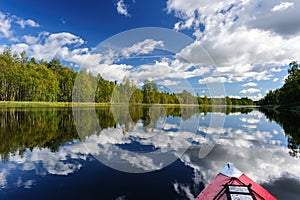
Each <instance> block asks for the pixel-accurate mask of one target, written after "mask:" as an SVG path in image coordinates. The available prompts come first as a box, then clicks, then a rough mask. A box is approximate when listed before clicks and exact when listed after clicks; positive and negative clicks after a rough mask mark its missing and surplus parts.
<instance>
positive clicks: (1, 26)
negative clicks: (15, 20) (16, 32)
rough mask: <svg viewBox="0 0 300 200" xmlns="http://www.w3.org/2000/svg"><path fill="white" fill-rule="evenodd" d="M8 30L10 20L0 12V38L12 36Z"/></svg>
mask: <svg viewBox="0 0 300 200" xmlns="http://www.w3.org/2000/svg"><path fill="white" fill-rule="evenodd" d="M10 28H11V19H9V18H8V17H7V16H6V15H5V14H4V13H2V12H0V38H1V37H4V38H9V37H10V36H11V35H12V31H11V29H10Z"/></svg>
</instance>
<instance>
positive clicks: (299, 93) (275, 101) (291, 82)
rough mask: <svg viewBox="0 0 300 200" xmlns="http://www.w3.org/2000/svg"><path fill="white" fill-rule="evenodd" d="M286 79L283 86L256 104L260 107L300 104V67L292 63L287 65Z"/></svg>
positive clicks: (270, 92)
mask: <svg viewBox="0 0 300 200" xmlns="http://www.w3.org/2000/svg"><path fill="white" fill-rule="evenodd" d="M289 66H290V69H289V70H288V77H287V78H286V80H285V83H284V85H283V86H282V87H281V88H279V89H276V90H274V91H269V92H268V93H267V95H266V96H265V97H264V98H263V99H261V100H260V101H259V102H258V103H259V104H260V105H294V104H299V103H300V65H299V64H298V63H297V62H295V61H293V62H291V63H290V64H289Z"/></svg>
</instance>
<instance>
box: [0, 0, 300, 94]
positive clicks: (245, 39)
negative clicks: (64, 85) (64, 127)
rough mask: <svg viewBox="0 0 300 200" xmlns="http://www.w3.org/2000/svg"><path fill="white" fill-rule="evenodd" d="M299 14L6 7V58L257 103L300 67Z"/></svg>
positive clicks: (121, 3) (132, 3)
mask: <svg viewBox="0 0 300 200" xmlns="http://www.w3.org/2000/svg"><path fill="white" fill-rule="evenodd" d="M299 7H300V3H298V2H297V1H295V0H294V1H285V0H283V1H281V0H274V1H261V0H252V1H249V0H238V1H236V0H235V1H233V0H223V1H220V0H210V1H209V0H189V1H186V0H167V1H162V0H160V1H159V0H154V1H145V0H144V1H141V0H113V1H111V0H105V1H96V0H89V1H79V0H74V1H66V0H60V1H58V0H52V1H48V0H44V1H37V0H26V1H22V0H2V1H1V3H0V50H1V49H3V48H4V47H5V46H9V47H10V48H11V49H12V50H13V51H16V52H20V51H22V50H26V51H27V52H28V54H29V56H34V57H36V58H37V59H45V60H51V59H52V58H53V57H58V58H59V59H61V60H62V62H63V63H64V64H66V65H68V66H69V67H75V68H76V69H78V68H87V69H88V70H90V71H92V72H95V73H101V74H102V75H103V76H104V77H105V78H107V79H110V80H118V81H121V80H122V78H123V77H124V76H128V77H129V78H130V79H133V80H134V81H136V83H137V84H138V85H140V84H141V83H142V82H143V80H144V79H146V78H148V79H150V80H154V81H156V82H157V83H158V84H159V85H160V87H161V88H168V90H169V91H180V90H182V89H188V90H190V91H193V92H194V93H199V94H200V95H207V96H223V95H228V96H232V97H243V96H248V97H250V98H252V99H255V100H257V99H259V98H261V97H262V96H263V95H265V94H266V92H267V91H268V90H273V89H276V88H278V87H281V86H282V84H283V83H284V78H285V77H286V75H287V69H288V66H287V65H288V63H289V62H291V61H293V60H298V61H300V58H299V57H300V52H299V51H300V14H299V12H298V11H297V10H299ZM144 27H157V29H155V28H154V29H151V30H150V29H147V28H145V29H143V28H144ZM136 28H138V29H137V30H133V31H129V32H128V30H132V29H136ZM161 28H166V29H161ZM167 29H169V30H167ZM124 31H127V32H125V33H124ZM182 34H185V36H184V35H182ZM185 37H187V38H185ZM112 44H114V48H112V49H110V48H111V47H112V46H113V45H112Z"/></svg>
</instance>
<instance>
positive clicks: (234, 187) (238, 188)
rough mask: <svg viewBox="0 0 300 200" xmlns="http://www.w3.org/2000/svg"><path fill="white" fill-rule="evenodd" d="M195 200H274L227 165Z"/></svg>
mask: <svg viewBox="0 0 300 200" xmlns="http://www.w3.org/2000/svg"><path fill="white" fill-rule="evenodd" d="M196 200H276V198H275V197H274V196H273V195H271V194H270V193H269V192H268V191H267V190H266V189H264V188H263V187H262V186H260V185H259V184H257V183H255V182H254V181H253V180H251V179H250V178H249V177H247V176H246V175H245V174H243V173H242V172H241V171H240V170H238V169H237V168H235V167H234V165H233V163H228V164H227V165H226V166H225V167H224V169H223V170H222V171H221V172H220V173H219V174H218V175H217V176H216V177H215V178H214V179H213V180H212V182H211V183H210V184H209V185H208V186H207V187H206V188H205V189H204V190H203V191H202V192H201V193H200V194H199V196H198V197H197V199H196Z"/></svg>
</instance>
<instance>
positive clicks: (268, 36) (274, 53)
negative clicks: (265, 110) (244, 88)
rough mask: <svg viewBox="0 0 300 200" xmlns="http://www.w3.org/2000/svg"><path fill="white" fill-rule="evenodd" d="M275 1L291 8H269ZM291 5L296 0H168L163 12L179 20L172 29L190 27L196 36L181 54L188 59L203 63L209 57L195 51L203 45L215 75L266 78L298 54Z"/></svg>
mask: <svg viewBox="0 0 300 200" xmlns="http://www.w3.org/2000/svg"><path fill="white" fill-rule="evenodd" d="M276 5H281V7H289V8H290V9H285V10H281V12H272V11H271V9H272V8H274V7H275V6H276ZM291 5H293V6H294V8H293V9H291V7H292V6H291ZM296 8H299V5H298V4H297V3H296V2H294V3H293V4H291V3H289V4H281V2H280V1H279V0H276V1H267V2H261V1H258V0H255V1H248V0H239V1H231V0H226V1H219V0H215V1H189V2H186V1H184V0H169V1H168V2H167V11H168V13H170V14H174V15H175V16H176V17H178V20H179V21H178V22H177V23H176V24H175V27H174V29H187V28H192V29H193V30H194V35H195V36H196V37H197V40H196V41H195V42H194V43H193V44H191V45H190V46H188V47H186V48H185V49H184V50H182V52H181V53H180V54H181V55H183V56H184V57H186V58H187V59H188V60H189V61H191V62H193V63H197V64H205V63H206V64H207V63H210V60H207V59H206V58H204V57H202V56H201V54H200V55H199V53H198V52H199V50H200V49H201V48H205V49H206V50H207V52H208V53H209V54H210V56H211V58H212V59H213V60H214V62H215V63H216V65H217V66H218V67H216V69H215V73H214V75H217V76H219V77H224V76H226V77H227V78H228V80H229V81H233V82H234V81H244V80H270V78H271V77H272V73H273V72H272V71H270V69H271V68H272V67H273V66H283V65H286V64H287V63H289V62H290V60H299V59H300V57H299V55H300V54H299V49H300V46H299V45H296V44H300V35H299V32H300V25H299V24H300V23H299V22H300V21H299V20H300V13H299V12H298V11H297V9H296ZM201 27H202V28H201ZM290 36H293V37H290ZM245 66H248V67H245ZM240 69H247V70H246V71H244V72H241V71H239V70H240Z"/></svg>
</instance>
